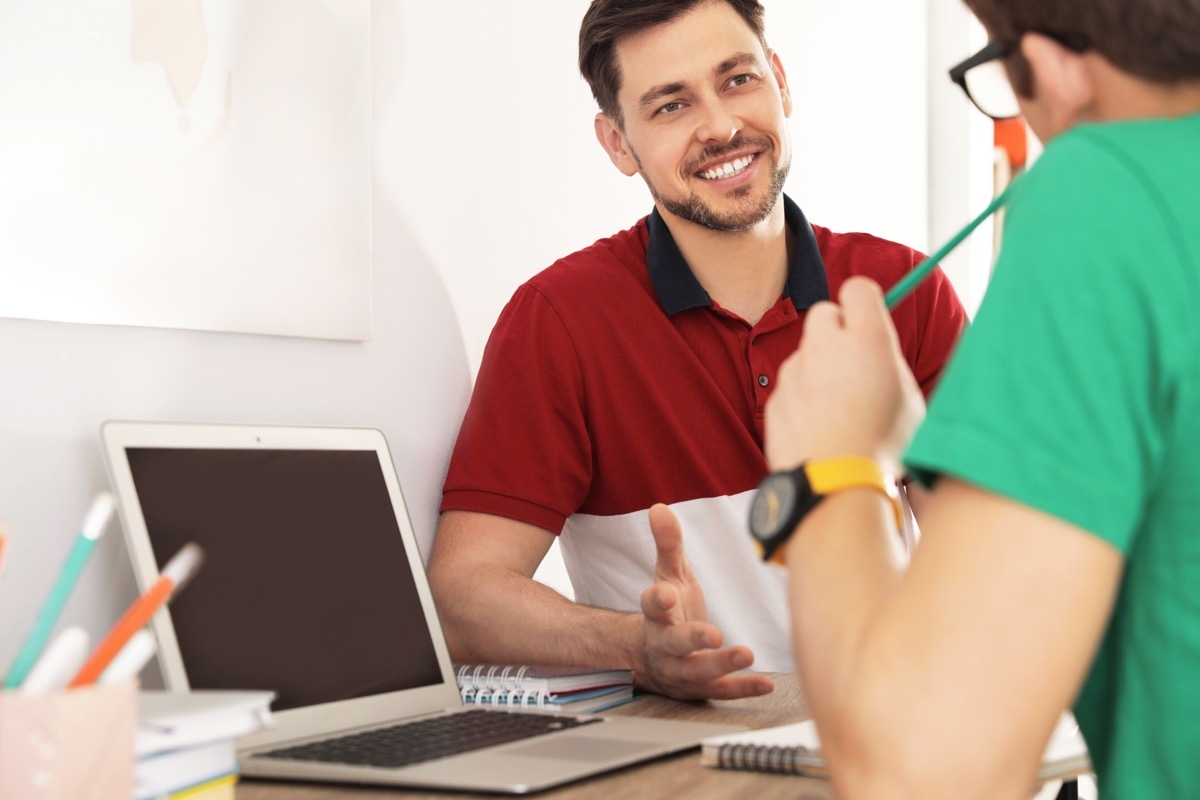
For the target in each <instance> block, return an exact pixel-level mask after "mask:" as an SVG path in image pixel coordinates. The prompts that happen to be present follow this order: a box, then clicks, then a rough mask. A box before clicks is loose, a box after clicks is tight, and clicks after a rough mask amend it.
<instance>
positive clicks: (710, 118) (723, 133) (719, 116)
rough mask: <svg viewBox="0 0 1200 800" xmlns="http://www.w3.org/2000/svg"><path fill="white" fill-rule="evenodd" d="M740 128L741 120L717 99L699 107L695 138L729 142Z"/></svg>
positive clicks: (705, 140) (703, 140)
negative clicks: (699, 112) (699, 114)
mask: <svg viewBox="0 0 1200 800" xmlns="http://www.w3.org/2000/svg"><path fill="white" fill-rule="evenodd" d="M741 129H742V122H741V120H740V119H739V118H738V117H737V115H736V114H734V113H733V112H732V111H731V110H730V109H728V108H726V107H725V105H724V104H723V103H721V102H719V101H713V102H710V103H706V104H704V106H703V108H702V109H701V116H700V122H699V125H698V126H697V128H696V139H697V140H698V141H701V142H721V143H724V142H729V141H732V140H733V138H734V137H735V136H737V135H738V131H740V130H741Z"/></svg>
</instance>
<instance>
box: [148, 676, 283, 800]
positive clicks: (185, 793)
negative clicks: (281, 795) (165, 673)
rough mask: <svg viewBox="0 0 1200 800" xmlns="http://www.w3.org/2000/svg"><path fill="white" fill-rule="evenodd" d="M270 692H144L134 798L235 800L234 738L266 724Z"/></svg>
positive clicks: (235, 745)
mask: <svg viewBox="0 0 1200 800" xmlns="http://www.w3.org/2000/svg"><path fill="white" fill-rule="evenodd" d="M274 696H275V695H274V693H273V692H217V691H196V692H182V693H176V692H165V691H143V692H142V693H141V694H140V695H139V697H138V730H137V736H136V737H135V740H134V754H135V757H136V759H137V761H136V763H135V764H134V770H133V772H134V795H133V796H134V800H163V798H171V800H233V798H234V785H235V784H236V783H237V778H238V764H237V739H238V737H240V736H245V735H246V734H249V733H253V732H254V731H256V730H258V729H259V728H262V727H264V726H267V725H269V724H270V721H271V716H270V710H269V709H270V704H271V700H272V699H273V698H274Z"/></svg>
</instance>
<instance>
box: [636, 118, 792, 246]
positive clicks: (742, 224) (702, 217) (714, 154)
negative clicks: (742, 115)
mask: <svg viewBox="0 0 1200 800" xmlns="http://www.w3.org/2000/svg"><path fill="white" fill-rule="evenodd" d="M747 144H752V145H765V147H764V148H763V149H762V150H761V151H760V153H759V155H758V156H757V158H772V159H773V156H774V152H773V150H771V149H770V148H771V145H770V142H768V141H766V140H758V139H742V140H736V141H733V142H730V143H729V144H728V145H724V146H722V147H718V148H710V149H706V150H705V151H704V152H703V153H701V154H700V156H699V157H697V158H696V160H695V165H696V168H697V169H698V167H699V165H700V164H703V163H706V162H711V161H713V160H715V159H718V158H720V157H721V156H722V155H725V154H726V153H735V152H737V151H738V150H741V149H744V148H745V147H746V145H747ZM633 158H634V161H635V162H636V163H637V165H638V168H639V169H641V166H642V163H641V161H640V160H638V157H637V154H636V153H634V154H633ZM790 167H791V164H790V163H788V164H779V163H777V162H776V163H773V166H772V168H771V186H770V189H769V190H768V191H767V193H766V195H764V196H763V198H762V200H760V201H759V202H758V203H756V204H754V205H752V206H747V207H739V208H737V209H735V210H734V211H730V212H728V213H721V212H719V211H717V210H716V209H714V208H713V207H712V206H711V205H709V204H708V203H707V202H705V201H704V200H702V199H701V198H700V197H699V196H697V195H696V194H695V193H692V194H690V195H688V196H687V197H686V198H683V199H679V198H672V197H665V196H663V195H662V194H660V193H659V192H658V190H657V189H656V188H655V187H654V184H653V183H651V182H650V179H649V178H647V177H646V172H645V170H642V179H643V180H644V181H646V186H647V188H649V189H650V195H651V196H652V197H653V198H654V199H655V201H657V202H658V203H659V205H661V206H662V207H663V208H665V209H666V210H667V211H670V212H671V213H672V214H674V215H675V216H677V217H679V218H680V219H684V220H687V221H688V222H694V223H695V224H697V225H700V226H701V227H704V228H708V229H709V230H714V231H721V232H723V233H738V232H740V231H745V230H749V229H750V228H753V227H754V226H755V225H757V224H758V223H760V222H762V221H763V220H764V219H766V218H767V217H768V216H770V214H771V212H772V211H773V210H774V209H775V204H776V203H777V202H779V195H780V194H782V193H783V184H784V182H785V181H786V180H787V176H788V170H789V168H790ZM695 172H696V169H693V170H692V174H693V175H694V174H695ZM696 180H703V178H697V179H696ZM752 191H753V187H751V186H749V185H747V186H739V187H738V188H737V189H734V190H733V191H732V192H731V193H730V194H731V196H732V197H733V198H735V199H741V198H745V197H746V196H747V195H749V194H750V193H751V192H752Z"/></svg>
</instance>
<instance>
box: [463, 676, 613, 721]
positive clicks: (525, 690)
mask: <svg viewBox="0 0 1200 800" xmlns="http://www.w3.org/2000/svg"><path fill="white" fill-rule="evenodd" d="M454 673H455V677H456V678H457V679H458V688H459V691H460V692H462V698H463V702H464V703H474V704H475V705H493V706H505V707H508V708H527V709H528V708H540V709H545V710H548V711H561V712H564V713H570V714H592V713H595V712H597V711H604V710H606V709H609V708H612V707H613V706H619V705H621V704H622V703H628V702H629V701H630V700H633V673H632V672H630V671H629V670H627V669H609V670H597V669H586V668H579V667H549V666H522V667H518V666H507V667H506V666H497V665H491V664H481V665H476V664H462V665H459V664H456V665H455V667H454Z"/></svg>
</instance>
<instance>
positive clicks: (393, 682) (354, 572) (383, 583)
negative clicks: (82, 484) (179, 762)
mask: <svg viewBox="0 0 1200 800" xmlns="http://www.w3.org/2000/svg"><path fill="white" fill-rule="evenodd" d="M126 454H127V456H128V459H129V468H130V471H131V472H132V475H133V482H134V485H135V487H136V489H137V494H138V498H139V499H140V501H141V508H142V514H143V516H144V517H145V520H146V529H147V531H148V532H149V538H150V544H151V547H152V548H153V550H154V558H155V560H156V561H157V562H158V566H159V568H160V569H161V568H162V566H163V565H164V564H165V563H166V562H167V561H168V560H170V558H171V556H173V555H174V554H175V552H176V551H178V550H179V548H180V547H182V546H183V545H184V544H186V543H187V542H189V541H195V542H198V543H200V544H201V546H202V547H203V548H204V552H205V556H206V558H205V562H204V566H203V568H202V569H201V570H200V571H199V573H198V574H197V575H196V578H195V580H194V581H193V582H192V583H191V584H190V585H189V586H188V587H187V590H186V591H183V592H181V593H180V595H179V597H178V598H177V599H176V600H174V601H173V603H172V605H171V617H172V620H173V622H174V625H175V634H176V636H177V638H178V640H179V649H180V651H181V653H182V655H183V660H184V663H186V664H187V672H188V680H189V682H190V684H191V686H192V688H195V689H254V688H261V689H271V690H274V691H276V692H277V693H278V697H277V700H276V702H275V704H274V706H273V708H274V709H275V710H285V709H289V708H295V707H298V706H310V705H314V704H317V703H327V702H331V701H335V700H343V699H347V698H354V697H365V696H368V695H374V694H382V693H385V692H393V691H397V690H400V689H409V688H412V687H415V686H425V685H430V684H434V683H440V682H441V680H442V675H441V670H440V668H439V666H438V660H437V653H436V652H435V651H434V646H433V640H432V639H431V637H430V634H429V629H428V627H427V626H426V624H425V615H424V613H423V612H422V610H421V601H420V598H419V597H418V595H417V590H416V587H415V585H414V584H413V580H412V574H411V571H410V570H409V567H408V560H407V557H406V556H405V552H404V541H403V539H401V537H400V531H399V529H398V528H397V525H396V513H395V510H394V509H393V507H392V503H391V499H390V498H389V496H388V491H387V487H386V485H385V484H384V480H383V475H382V473H381V471H380V469H379V459H378V457H377V456H376V454H375V452H374V451H340V450H202V449H183V448H129V449H128V450H126Z"/></svg>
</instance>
